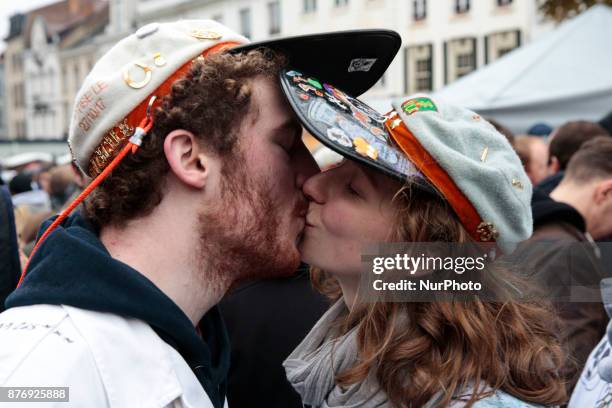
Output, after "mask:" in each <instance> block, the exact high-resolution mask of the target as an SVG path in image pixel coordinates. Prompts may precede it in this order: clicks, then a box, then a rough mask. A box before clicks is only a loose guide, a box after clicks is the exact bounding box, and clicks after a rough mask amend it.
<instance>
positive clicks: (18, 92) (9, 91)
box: [4, 14, 26, 139]
mask: <svg viewBox="0 0 612 408" xmlns="http://www.w3.org/2000/svg"><path fill="white" fill-rule="evenodd" d="M25 21H26V15H25V14H15V15H13V16H11V18H10V22H9V34H8V36H7V37H6V38H5V39H4V41H5V44H6V48H5V49H4V79H5V80H4V91H5V102H6V118H7V132H8V138H9V139H25V137H26V120H25V118H26V115H25V89H24V74H23V53H24V50H25V42H24V37H23V35H22V31H23V27H24V25H25Z"/></svg>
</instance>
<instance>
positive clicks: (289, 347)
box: [220, 265, 329, 408]
mask: <svg viewBox="0 0 612 408" xmlns="http://www.w3.org/2000/svg"><path fill="white" fill-rule="evenodd" d="M220 307H221V313H222V315H223V318H224V320H225V323H226V325H227V329H228V332H229V334H230V341H231V344H232V355H231V364H230V372H229V381H228V393H227V401H228V405H229V406H230V407H231V408H247V407H248V408H251V407H254V406H258V407H266V408H291V407H296V408H302V402H301V400H300V397H299V395H298V394H297V393H296V392H295V391H294V390H293V388H292V387H291V385H290V384H289V382H288V381H287V378H286V376H285V370H284V368H283V366H282V362H283V361H284V360H285V358H287V356H288V355H289V354H290V353H291V352H292V351H293V349H294V348H295V347H296V346H297V345H298V344H299V343H300V342H301V341H302V340H303V339H304V337H306V334H308V332H309V331H310V329H311V328H312V327H313V326H314V324H315V323H316V322H317V320H318V319H319V318H320V317H321V316H322V315H323V313H324V312H325V311H326V310H327V309H328V307H329V303H328V301H327V299H326V298H324V297H323V296H322V295H321V294H319V293H318V292H316V291H315V290H314V289H313V288H312V286H311V284H310V279H309V273H308V266H306V265H302V267H301V268H300V269H299V270H298V271H297V272H296V274H295V275H294V276H293V277H290V278H280V279H268V280H259V281H256V282H251V283H248V284H245V285H243V286H242V287H240V288H238V289H237V290H235V291H233V292H232V293H231V294H229V295H228V296H226V298H225V299H224V300H223V301H222V302H221V304H220Z"/></svg>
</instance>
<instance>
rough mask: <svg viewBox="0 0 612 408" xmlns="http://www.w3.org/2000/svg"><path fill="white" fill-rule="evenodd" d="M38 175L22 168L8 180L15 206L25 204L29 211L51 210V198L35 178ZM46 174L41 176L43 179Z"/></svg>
mask: <svg viewBox="0 0 612 408" xmlns="http://www.w3.org/2000/svg"><path fill="white" fill-rule="evenodd" d="M40 178H41V177H40V175H36V176H35V175H34V174H33V173H32V172H31V171H30V170H22V171H21V172H19V173H17V174H16V175H15V177H13V178H12V179H11V180H10V181H9V190H10V192H11V195H12V197H13V205H14V206H15V207H19V206H22V205H24V206H26V207H27V208H28V210H29V211H30V212H33V213H37V212H48V211H50V210H51V200H50V198H49V194H48V193H47V191H46V190H45V189H43V188H41V186H40V184H39V183H38V182H37V180H40ZM46 179H47V176H43V177H42V180H43V184H44V180H46Z"/></svg>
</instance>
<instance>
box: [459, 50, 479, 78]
mask: <svg viewBox="0 0 612 408" xmlns="http://www.w3.org/2000/svg"><path fill="white" fill-rule="evenodd" d="M475 62H476V61H475V58H474V53H471V52H470V53H462V54H457V78H461V77H462V76H464V75H467V74H469V73H470V72H472V71H473V70H474V69H476V66H475V65H476V64H475Z"/></svg>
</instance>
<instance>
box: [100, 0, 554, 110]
mask: <svg viewBox="0 0 612 408" xmlns="http://www.w3.org/2000/svg"><path fill="white" fill-rule="evenodd" d="M125 1H126V0H114V1H113V0H111V9H112V7H113V3H117V6H121V7H123V8H124V10H125V11H124V12H122V15H123V16H126V17H127V18H129V19H131V20H130V22H125V23H123V24H121V26H123V27H127V26H129V25H130V24H131V25H132V26H133V27H136V26H142V25H144V24H146V23H149V22H152V21H169V20H176V19H181V18H212V19H215V20H217V21H219V22H222V23H223V24H225V25H227V26H228V27H230V28H232V29H234V30H236V31H238V32H240V33H241V34H243V35H245V36H247V37H249V38H251V39H252V40H253V41H261V40H265V39H269V38H274V37H278V36H290V35H300V34H307V33H314V32H322V31H336V30H352V29H357V28H359V29H367V28H387V29H392V30H395V31H397V32H399V33H400V34H401V36H402V50H401V51H400V53H399V55H398V56H397V57H396V59H395V61H394V62H393V64H392V65H391V66H390V68H389V70H388V71H387V73H386V74H385V76H384V78H383V79H382V80H381V81H380V83H379V84H377V85H376V86H375V87H374V88H373V89H371V90H370V91H368V93H367V94H366V95H365V97H366V98H368V97H373V98H378V97H381V98H382V97H391V96H399V95H403V94H409V93H414V92H420V91H435V90H437V89H439V88H441V87H443V86H445V85H446V84H448V83H450V82H452V81H454V80H456V79H458V78H460V77H462V76H463V75H466V74H468V73H470V72H472V71H473V70H475V69H477V68H479V67H481V66H483V65H486V64H489V63H492V62H494V61H495V60H496V59H498V58H500V57H501V56H503V55H504V54H506V53H508V52H510V51H511V50H513V49H515V48H517V47H519V46H520V45H521V44H523V43H525V42H528V41H530V40H531V39H532V38H533V37H534V35H537V34H539V33H542V32H546V31H547V29H546V27H544V29H543V26H545V24H542V23H541V21H540V18H539V16H538V15H537V6H536V4H535V2H534V1H533V0H405V1H396V0H251V1H248V0H224V1H222V0H140V1H139V2H138V3H137V4H135V7H134V8H130V9H128V8H127V7H126V6H125V4H124V2H125Z"/></svg>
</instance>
